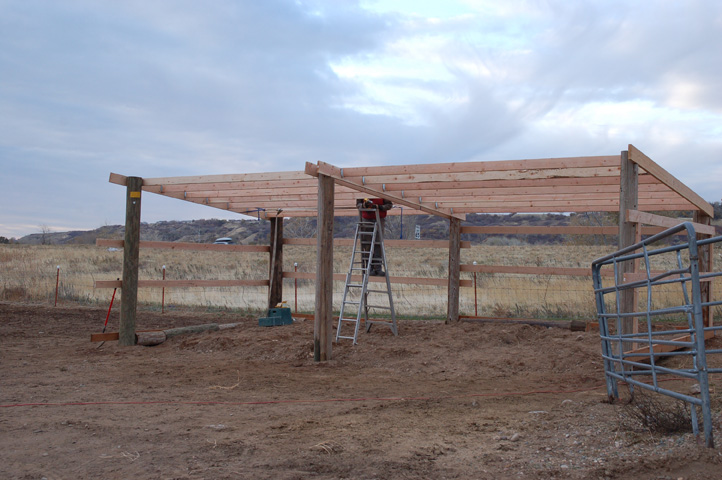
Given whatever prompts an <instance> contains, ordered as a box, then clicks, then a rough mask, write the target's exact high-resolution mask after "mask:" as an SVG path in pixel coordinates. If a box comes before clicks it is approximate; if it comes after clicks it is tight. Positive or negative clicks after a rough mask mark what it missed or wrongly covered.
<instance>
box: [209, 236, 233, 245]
mask: <svg viewBox="0 0 722 480" xmlns="http://www.w3.org/2000/svg"><path fill="white" fill-rule="evenodd" d="M213 245H233V239H232V238H230V237H221V238H216V241H215V242H213Z"/></svg>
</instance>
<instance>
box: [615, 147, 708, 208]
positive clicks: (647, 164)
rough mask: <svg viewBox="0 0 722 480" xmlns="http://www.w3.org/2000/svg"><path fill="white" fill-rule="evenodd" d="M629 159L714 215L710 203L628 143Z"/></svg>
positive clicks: (693, 203)
mask: <svg viewBox="0 0 722 480" xmlns="http://www.w3.org/2000/svg"><path fill="white" fill-rule="evenodd" d="M628 152H629V160H631V161H632V162H634V163H636V164H637V165H639V167H640V168H643V169H644V171H646V172H647V173H649V174H650V175H652V176H653V177H654V178H656V179H657V180H659V181H660V182H662V183H664V184H665V185H667V186H668V187H669V188H671V189H672V190H674V191H675V192H677V193H678V194H679V195H681V196H682V197H683V198H684V199H686V200H687V201H689V202H690V203H691V204H692V205H694V206H695V207H697V208H698V209H699V210H701V211H703V212H704V213H706V214H707V215H709V216H710V217H714V208H713V207H712V205H710V204H709V203H707V202H706V201H705V200H704V199H703V198H702V197H700V196H699V195H697V194H696V193H695V192H694V191H692V189H691V188H689V187H688V186H687V185H685V184H684V183H682V182H680V181H679V180H677V179H676V178H675V177H674V176H673V175H672V174H671V173H669V172H668V171H667V170H665V169H664V168H662V167H660V166H659V165H658V164H657V163H655V162H654V161H653V160H652V159H651V158H649V157H648V156H646V155H645V154H644V153H642V152H641V150H639V149H638V148H637V147H635V146H634V145H632V144H630V145H629V150H628Z"/></svg>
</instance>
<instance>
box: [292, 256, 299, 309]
mask: <svg viewBox="0 0 722 480" xmlns="http://www.w3.org/2000/svg"><path fill="white" fill-rule="evenodd" d="M296 272H298V262H293V273H296ZM293 297H294V303H293V313H298V278H296V277H294V278H293Z"/></svg>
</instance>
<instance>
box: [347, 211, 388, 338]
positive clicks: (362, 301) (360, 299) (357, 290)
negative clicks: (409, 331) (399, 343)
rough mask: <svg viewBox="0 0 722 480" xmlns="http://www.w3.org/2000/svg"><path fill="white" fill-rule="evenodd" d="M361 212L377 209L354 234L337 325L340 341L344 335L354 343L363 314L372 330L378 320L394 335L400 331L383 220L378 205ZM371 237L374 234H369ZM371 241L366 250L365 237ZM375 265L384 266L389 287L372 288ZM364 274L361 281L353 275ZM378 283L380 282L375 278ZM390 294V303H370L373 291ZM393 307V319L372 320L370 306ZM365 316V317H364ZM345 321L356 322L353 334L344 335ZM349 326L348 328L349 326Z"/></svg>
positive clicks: (362, 220)
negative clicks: (358, 281) (388, 267)
mask: <svg viewBox="0 0 722 480" xmlns="http://www.w3.org/2000/svg"><path fill="white" fill-rule="evenodd" d="M360 211H361V212H373V214H374V215H375V217H376V220H375V221H374V220H364V219H361V221H359V222H358V223H357V224H356V234H355V236H354V242H353V250H352V253H351V263H350V265H349V269H348V274H347V275H346V286H345V287H344V290H343V300H342V301H341V311H340V312H339V316H338V327H337V328H336V341H337V342H338V341H339V340H340V339H342V338H343V339H349V340H353V344H354V345H356V344H357V343H358V341H357V339H358V332H359V326H360V325H361V319H362V318H363V321H364V325H365V326H366V331H367V332H368V331H369V330H371V326H372V325H373V324H375V323H378V324H382V325H388V326H390V327H391V331H392V332H393V334H394V335H398V329H397V326H396V311H395V310H394V300H393V296H392V295H391V281H390V280H389V275H388V270H387V268H386V249H385V248H384V234H383V231H382V228H381V220H380V218H379V211H378V209H377V208H370V209H361V210H360ZM369 237H370V238H369ZM369 240H370V242H371V246H370V248H369V251H368V252H364V251H363V248H362V246H361V241H364V242H367V241H369ZM377 249H381V255H376V257H377V258H375V256H374V252H375V251H377ZM374 268H381V269H382V271H383V272H385V277H384V278H385V280H386V290H383V289H379V288H371V289H369V286H368V283H369V276H370V275H371V272H372V271H373V270H374ZM354 275H356V276H358V275H361V276H362V277H361V283H354V279H353V276H354ZM374 283H375V284H376V282H374ZM372 293H377V294H386V295H388V305H369V303H368V300H369V294H372ZM376 309H379V310H389V311H390V313H391V321H387V320H371V319H369V310H376ZM354 310H355V313H356V316H355V317H350V316H348V315H349V312H350V311H354ZM362 316H363V317H362ZM344 324H351V325H349V326H353V336H352V335H348V334H347V335H342V334H341V333H342V332H341V330H342V327H343V325H344ZM347 329H348V328H347Z"/></svg>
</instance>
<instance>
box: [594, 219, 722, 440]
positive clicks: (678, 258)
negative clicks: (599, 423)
mask: <svg viewBox="0 0 722 480" xmlns="http://www.w3.org/2000/svg"><path fill="white" fill-rule="evenodd" d="M680 235H683V236H684V237H685V239H684V241H683V242H682V243H679V240H677V239H675V237H677V236H680ZM672 241H675V242H677V244H675V245H669V244H670V243H671V242H672ZM720 242H722V237H715V238H710V239H705V240H697V239H696V234H695V230H694V226H693V225H692V224H691V223H689V222H687V223H683V224H680V225H678V226H676V227H673V228H670V229H668V230H665V231H664V232H662V233H659V234H657V235H654V236H652V237H650V238H648V239H646V240H644V241H642V242H640V243H637V244H635V245H632V246H630V247H627V248H624V249H622V250H619V251H617V252H615V253H612V254H611V255H607V256H605V257H602V258H599V259H597V260H595V261H594V262H593V263H592V273H593V278H594V291H595V296H596V305H597V317H598V319H599V333H600V337H601V340H602V357H603V359H604V371H605V377H606V382H607V393H608V395H609V396H610V398H619V394H618V382H619V381H622V382H625V383H626V384H628V385H629V387H630V388H632V389H633V388H634V387H639V388H643V389H647V390H651V391H654V392H657V393H661V394H664V395H668V396H670V397H673V398H676V399H679V400H682V401H684V402H687V403H689V404H690V412H691V416H692V429H693V431H694V433H695V434H698V433H699V427H698V412H697V409H700V410H701V413H702V425H703V429H704V439H705V444H706V445H707V446H708V447H712V446H714V439H713V435H712V414H711V407H710V391H709V381H708V375H709V374H713V373H722V368H708V357H709V356H710V355H714V354H720V353H722V350H720V349H717V350H712V349H706V348H705V339H706V338H709V337H711V336H714V332H715V331H716V330H720V329H722V327H714V326H712V325H711V322H710V325H705V322H704V315H703V312H704V311H707V309H709V315H710V319H711V318H712V316H713V315H714V311H715V310H719V309H718V308H716V307H718V306H719V305H722V301H720V300H719V299H717V300H716V301H715V299H714V294H713V293H710V295H709V299H708V300H707V301H703V300H702V295H701V291H702V285H703V284H704V283H705V282H710V283H709V287H708V288H709V291H710V292H713V291H714V289H713V288H711V286H712V284H711V282H712V280H713V278H715V277H719V276H722V272H716V271H712V272H700V269H699V265H700V262H699V247H702V246H704V245H712V244H715V243H720ZM628 262H638V263H639V268H638V270H637V271H638V272H641V273H637V274H626V275H625V274H623V273H622V272H623V269H622V265H623V264H625V263H628ZM712 270H715V269H714V268H713V269H712ZM625 295H634V301H633V302H632V303H633V305H634V307H633V309H632V311H623V310H624V308H623V307H622V305H623V304H624V302H623V298H622V297H623V296H625ZM635 320H636V322H635ZM680 323H681V326H679V325H680ZM634 325H636V326H637V327H638V328H637V329H636V331H635V329H634V328H633V326H634ZM675 325H676V326H675ZM670 357H671V358H670ZM717 363H719V362H717ZM662 377H664V378H662ZM684 379H687V380H691V381H695V382H697V384H698V385H699V393H698V394H692V393H690V390H689V385H686V386H685V388H686V390H685V392H686V393H683V392H682V391H680V390H684V389H683V388H681V387H682V386H683V385H682V384H681V383H680V382H676V381H670V380H684ZM663 382H664V383H663ZM662 383H663V385H664V386H662Z"/></svg>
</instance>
